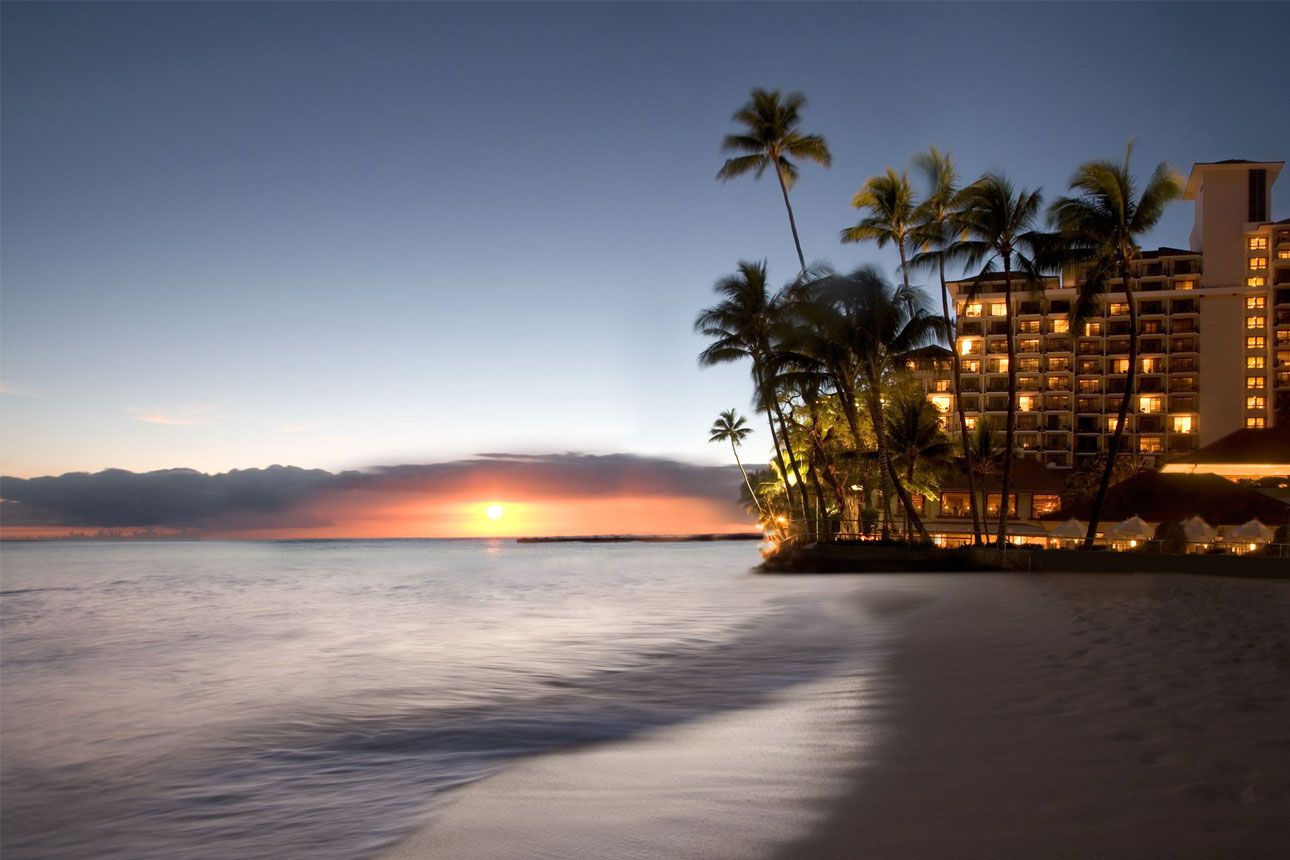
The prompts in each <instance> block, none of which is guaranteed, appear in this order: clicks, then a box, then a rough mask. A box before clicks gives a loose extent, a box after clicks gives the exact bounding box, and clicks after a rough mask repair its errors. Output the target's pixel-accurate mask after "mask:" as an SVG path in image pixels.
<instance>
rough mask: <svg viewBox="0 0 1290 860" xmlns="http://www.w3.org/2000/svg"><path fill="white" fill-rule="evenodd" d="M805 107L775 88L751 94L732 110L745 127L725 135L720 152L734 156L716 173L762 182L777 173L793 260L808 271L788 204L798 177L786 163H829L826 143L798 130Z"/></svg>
mask: <svg viewBox="0 0 1290 860" xmlns="http://www.w3.org/2000/svg"><path fill="white" fill-rule="evenodd" d="M805 106H806V97H805V96H803V95H802V94H801V93H789V94H788V95H787V96H781V95H780V92H779V90H762V89H756V90H753V91H752V96H751V97H750V98H749V100H748V103H747V104H745V105H744V106H743V107H741V108H739V110H737V111H735V113H734V117H733V119H734V121H735V122H737V123H741V124H742V125H743V126H744V131H743V132H742V133H740V134H730V135H726V137H725V139H724V140H723V141H722V142H721V150H722V151H723V152H727V153H738V154H737V155H733V157H731V158H727V159H726V163H725V164H723V165H722V166H721V170H719V171H718V172H717V178H718V179H720V180H722V181H726V180H729V179H733V178H735V177H736V176H743V175H744V174H745V173H752V174H753V175H754V176H756V177H757V178H758V179H760V178H761V175H762V174H763V173H765V172H766V169H767V168H772V169H773V170H774V171H775V178H777V179H778V180H779V190H780V191H781V192H782V193H783V195H784V208H786V209H787V210H788V226H789V229H791V230H792V231H793V245H794V247H796V248H797V261H798V263H800V264H801V268H802V269H803V270H805V269H806V257H804V256H803V255H802V242H801V240H800V239H799V238H798V236H797V219H795V218H794V217H793V206H792V204H791V203H789V202H788V190H789V189H790V188H792V187H793V183H794V182H796V181H797V175H798V173H797V165H795V164H794V163H793V162H791V161H789V156H792V157H793V158H798V159H806V160H808V161H814V162H815V163H816V164H820V165H822V166H824V167H828V166H829V165H830V164H832V163H833V156H832V154H830V153H829V145H828V144H827V143H826V142H825V140H824V138H823V137H821V136H820V135H818V134H803V133H802V132H801V131H799V130H798V127H797V126H798V123H799V122H800V121H801V116H800V114H801V110H802V108H803V107H805Z"/></svg>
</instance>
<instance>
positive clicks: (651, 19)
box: [0, 2, 1290, 477]
mask: <svg viewBox="0 0 1290 860" xmlns="http://www.w3.org/2000/svg"><path fill="white" fill-rule="evenodd" d="M0 15H2V16H3V22H2V23H3V28H2V33H0V38H2V40H3V45H2V46H0V47H2V49H3V50H2V53H0V63H2V64H3V66H2V74H0V89H2V92H0V95H2V104H3V108H2V110H3V116H2V122H0V180H2V182H0V248H2V250H3V254H2V255H0V290H2V292H0V379H2V380H3V383H2V384H3V389H2V390H3V391H4V392H5V393H4V394H3V395H0V472H3V474H5V475H12V476H19V477H35V476H41V475H59V474H62V473H65V472H76V471H90V472H96V471H99V470H102V469H107V468H115V469H124V470H130V471H134V472H144V471H150V470H156V469H167V468H188V469H195V470H198V471H201V472H208V473H218V472H226V471H228V470H230V469H246V468H257V467H260V468H262V467H266V466H269V465H272V464H284V465H291V466H298V467H303V468H306V469H325V470H329V471H330V472H333V473H338V472H343V471H346V470H354V469H367V468H372V467H376V466H380V465H389V464H405V463H414V464H426V463H442V462H469V461H471V458H473V457H474V456H475V455H477V454H479V453H480V452H485V451H491V452H507V453H511V454H526V455H537V454H543V455H545V454H551V453H564V452H583V453H589V454H598V455H611V454H620V453H621V454H629V455H635V456H639V457H642V458H648V459H650V461H651V462H653V461H659V462H663V461H667V462H673V461H678V462H683V463H696V464H707V465H716V464H726V463H729V462H731V457H730V452H729V449H728V448H723V447H719V446H715V445H710V444H709V443H708V442H707V433H706V430H707V428H708V427H709V426H710V424H711V422H712V420H713V418H714V417H715V416H716V414H717V413H718V412H719V411H721V410H723V409H727V408H730V407H732V406H733V407H737V408H739V409H740V410H741V411H745V412H748V411H749V395H750V388H749V385H748V381H747V368H745V367H738V366H731V367H723V368H717V369H709V370H700V369H699V368H698V367H697V364H696V355H697V353H698V352H699V350H700V349H701V348H702V346H703V343H702V341H701V340H700V339H699V337H698V336H696V335H695V334H694V333H693V332H692V329H691V325H692V322H693V319H694V316H695V314H696V312H697V311H698V310H699V309H700V308H702V307H703V306H704V305H706V304H708V303H710V300H711V287H712V284H713V283H714V282H715V281H716V280H717V279H718V278H720V277H721V276H722V275H724V274H726V273H728V272H730V271H732V270H733V269H734V267H735V265H736V264H737V262H738V261H739V260H742V259H766V260H767V261H768V263H769V266H770V272H771V277H772V280H774V281H775V282H782V281H786V280H788V279H789V278H790V277H791V275H792V274H793V273H794V272H795V270H796V262H795V254H794V251H793V246H792V242H791V238H790V236H789V233H788V229H787V222H786V216H785V213H784V210H783V205H782V201H781V200H780V197H779V190H778V188H777V187H776V186H775V184H774V181H773V179H772V178H771V177H769V176H768V177H766V178H765V179H763V180H762V181H760V182H758V181H754V180H752V179H751V178H748V179H745V180H736V181H732V182H729V183H724V184H723V183H721V182H718V181H716V180H715V178H714V177H715V174H716V172H717V169H718V168H719V167H720V166H721V162H722V156H721V153H720V151H719V143H720V140H721V138H722V136H723V135H725V134H727V133H728V132H730V131H732V130H734V128H733V126H732V124H731V122H730V114H731V113H732V112H733V111H734V110H735V109H736V108H737V107H739V105H740V104H741V103H742V102H743V101H744V100H745V99H746V98H747V95H748V92H749V90H750V89H752V88H753V87H767V88H780V89H783V90H801V91H802V92H804V93H805V94H806V96H807V98H808V100H809V103H808V106H807V107H806V108H805V110H804V112H803V128H804V129H805V130H806V131H808V132H815V133H819V134H822V135H824V136H825V137H826V138H827V139H828V141H829V144H830V147H831V149H832V151H833V156H834V158H833V166H832V168H831V169H829V170H825V169H822V168H819V167H816V166H814V165H804V166H803V168H802V177H801V180H800V182H799V183H798V185H797V187H795V188H794V190H793V202H794V207H795V210H796V214H797V217H798V224H799V228H800V230H801V234H802V242H803V246H804V250H805V252H806V255H807V257H808V259H811V260H820V261H827V262H829V263H831V264H833V265H834V266H836V267H839V268H849V267H852V266H855V265H858V264H861V263H866V262H876V263H878V264H880V265H882V266H883V267H884V268H886V270H887V271H888V272H889V273H891V274H893V275H894V265H895V255H894V252H892V251H891V250H890V249H887V250H886V251H880V250H878V249H876V248H875V247H873V246H871V245H846V246H844V245H841V244H840V243H839V242H838V238H837V236H838V233H839V231H840V230H841V229H842V228H843V227H845V226H847V225H848V224H850V223H854V221H855V220H856V217H857V215H856V213H855V212H854V210H852V209H851V208H850V206H849V203H850V199H851V196H852V195H853V194H854V192H855V190H856V188H857V187H858V186H859V185H860V184H861V183H862V182H863V181H864V179H865V178H866V177H867V176H869V175H872V174H874V173H877V172H880V171H882V170H883V169H884V168H885V167H886V166H888V165H893V166H896V167H901V166H903V165H905V164H906V163H907V162H908V159H909V156H910V155H912V154H913V153H915V152H918V151H921V150H924V149H926V147H927V146H928V145H930V144H935V145H937V146H939V147H940V148H942V149H948V150H950V151H952V152H953V154H954V156H955V158H956V160H957V161H958V163H959V165H960V168H961V170H962V171H963V173H964V174H965V175H967V176H969V178H970V177H972V176H975V175H977V174H979V173H980V172H983V171H985V170H988V169H995V170H1003V171H1004V172H1006V173H1007V174H1008V175H1009V176H1011V177H1013V178H1014V179H1015V180H1016V181H1018V182H1020V183H1022V184H1025V185H1030V186H1042V187H1043V188H1044V189H1045V191H1046V193H1047V195H1048V196H1049V197H1051V196H1053V195H1055V194H1056V193H1060V192H1061V191H1063V190H1064V186H1065V180H1066V179H1067V178H1068V177H1069V175H1070V173H1071V171H1072V170H1073V168H1074V167H1075V166H1076V165H1077V164H1078V163H1079V162H1080V161H1082V160H1086V159H1089V158H1095V157H1116V156H1118V155H1120V154H1121V153H1122V152H1123V148H1124V144H1125V142H1126V140H1127V139H1128V138H1129V137H1131V136H1132V137H1134V138H1135V139H1136V141H1137V144H1136V149H1135V154H1134V158H1135V163H1136V164H1137V166H1138V168H1139V170H1140V171H1141V172H1143V173H1145V172H1146V171H1148V170H1149V169H1150V168H1152V167H1154V165H1155V164H1156V163H1157V162H1159V161H1162V160H1163V161H1169V162H1170V163H1172V164H1174V165H1175V166H1177V167H1179V168H1180V169H1182V170H1183V171H1184V172H1185V171H1186V170H1187V169H1189V167H1190V165H1191V163H1192V162H1194V161H1214V160H1220V159H1224V158H1233V157H1240V158H1250V159H1265V160H1281V159H1284V158H1285V157H1286V155H1287V148H1288V147H1287V141H1290V111H1287V110H1285V107H1286V106H1285V104H1284V102H1283V103H1282V104H1281V105H1280V106H1278V104H1277V99H1278V98H1281V96H1280V95H1279V94H1278V90H1277V87H1276V85H1275V84H1274V83H1273V82H1274V81H1278V80H1284V79H1285V78H1286V76H1287V73H1288V72H1290V57H1287V55H1286V54H1285V52H1278V51H1276V50H1275V49H1274V48H1273V47H1272V45H1271V43H1269V42H1268V41H1267V39H1266V38H1265V37H1260V35H1259V34H1266V33H1272V32H1278V31H1282V30H1287V29H1290V6H1287V5H1284V4H1256V5H1253V6H1241V5H1239V4H1215V5H1207V4H1195V3H1179V4H1163V5H1153V4H1123V5H1121V4H1079V5H1059V4H1047V3H1045V4H1036V5H1020V4H1008V5H986V4H960V5H954V6H949V5H936V4H922V3H904V4H890V5H888V4H859V5H844V4H822V5H808V4H793V5H776V4H753V5H746V6H745V5H735V4H724V3H723V4H662V5H644V4H562V5H542V4H523V5H481V4H447V5H432V4H411V3H399V4H356V5H350V4H342V3H327V4H309V3H291V4H277V5H274V4H263V3H254V4H252V3H237V4H235V3H219V4H201V3H184V4H159V3H147V4H89V5H81V4H74V3H58V4H51V3H41V4H28V3H15V2H6V3H4V4H3V6H2V7H0ZM1001 35H1004V36H1006V37H1007V42H1006V43H1005V44H1000V36H1001ZM1288 210H1290V182H1283V183H1281V185H1280V187H1277V188H1275V189H1274V203H1273V213H1272V214H1273V217H1274V218H1281V217H1286V215H1287V214H1290V213H1288ZM1190 221H1191V212H1190V205H1189V204H1186V203H1179V204H1176V205H1175V206H1174V207H1172V208H1171V210H1170V211H1169V212H1168V214H1167V215H1166V216H1165V218H1164V219H1163V221H1162V223H1161V225H1160V228H1159V229H1158V231H1157V233H1156V235H1155V236H1153V237H1151V242H1152V243H1153V244H1173V245H1184V244H1185V243H1186V241H1187V234H1188V231H1189V229H1190ZM753 425H754V427H760V426H761V422H760V421H758V420H756V419H755V418H754V420H753ZM768 445H769V439H768V437H767V434H766V433H765V431H764V430H759V431H758V432H757V433H756V434H755V435H753V436H752V437H750V438H749V439H748V440H747V442H746V447H747V449H748V452H749V453H748V457H749V459H752V460H754V461H756V460H757V459H759V455H760V458H761V459H762V461H763V462H764V459H765V451H764V449H766V448H767V447H768Z"/></svg>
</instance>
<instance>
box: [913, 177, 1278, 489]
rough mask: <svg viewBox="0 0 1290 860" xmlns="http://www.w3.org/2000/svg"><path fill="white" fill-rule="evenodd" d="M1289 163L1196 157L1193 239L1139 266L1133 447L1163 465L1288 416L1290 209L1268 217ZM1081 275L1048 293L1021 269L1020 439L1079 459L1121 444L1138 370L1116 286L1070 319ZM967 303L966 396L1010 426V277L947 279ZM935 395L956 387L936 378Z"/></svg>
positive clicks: (1189, 189)
mask: <svg viewBox="0 0 1290 860" xmlns="http://www.w3.org/2000/svg"><path fill="white" fill-rule="evenodd" d="M1282 165H1283V162H1251V161H1222V162H1216V163H1203V164H1196V165H1194V166H1193V167H1192V171H1191V176H1190V178H1189V179H1188V181H1187V185H1186V190H1185V192H1184V195H1183V199H1185V200H1190V201H1193V202H1194V206H1195V226H1194V227H1193V228H1192V232H1191V237H1190V241H1189V243H1188V247H1187V248H1186V249H1183V248H1168V247H1165V248H1158V249H1156V250H1153V251H1144V252H1143V253H1142V254H1141V256H1140V257H1139V259H1138V260H1137V261H1136V263H1135V267H1136V270H1137V275H1138V276H1139V277H1138V279H1137V281H1136V283H1135V288H1136V289H1135V300H1136V302H1137V305H1138V308H1137V309H1138V324H1139V332H1138V335H1139V348H1138V362H1139V366H1138V376H1137V386H1136V387H1137V390H1136V392H1135V394H1134V398H1133V400H1132V402H1131V403H1132V408H1131V409H1130V412H1129V418H1128V426H1127V427H1126V428H1125V436H1124V441H1123V447H1122V448H1121V450H1122V452H1125V453H1130V454H1136V455H1138V456H1141V457H1143V458H1146V459H1148V460H1151V461H1153V462H1160V461H1163V460H1166V459H1170V458H1172V457H1175V456H1178V455H1185V454H1188V453H1191V452H1193V451H1195V450H1197V449H1198V448H1200V447H1201V446H1203V445H1208V444H1210V443H1212V442H1214V441H1216V440H1218V439H1220V438H1222V437H1224V436H1226V435H1228V434H1229V433H1232V432H1233V431H1235V430H1238V429H1242V428H1270V427H1273V426H1277V425H1280V426H1282V427H1286V426H1290V220H1285V221H1279V222H1276V223H1272V222H1270V221H1269V208H1270V204H1271V191H1272V185H1273V183H1274V182H1275V181H1276V179H1277V175H1278V174H1279V173H1280V172H1281V167H1282ZM1080 277H1081V274H1080V272H1079V271H1078V270H1070V271H1066V272H1063V273H1062V277H1061V278H1056V277H1053V278H1047V279H1045V280H1044V281H1043V283H1042V285H1041V288H1040V289H1039V290H1032V289H1030V288H1029V287H1028V286H1027V285H1024V284H1020V283H1019V282H1018V280H1017V279H1016V277H1015V275H1014V281H1013V291H1012V293H1013V296H1012V302H1013V311H1014V314H1015V319H1016V328H1017V330H1016V333H1015V337H1016V358H1017V363H1018V368H1017V370H1018V379H1017V382H1018V387H1017V405H1018V413H1017V435H1016V444H1017V447H1018V449H1019V451H1020V452H1021V454H1022V456H1024V457H1028V458H1032V459H1035V460H1038V461H1039V462H1042V463H1044V464H1045V465H1048V466H1052V467H1058V468H1066V467H1071V466H1077V465H1081V464H1082V463H1084V462H1086V461H1089V460H1092V459H1096V458H1097V457H1098V456H1099V454H1100V453H1101V452H1104V451H1105V450H1106V449H1107V447H1108V444H1109V435H1110V433H1111V432H1112V431H1113V430H1114V425H1115V420H1116V416H1117V413H1118V410H1119V405H1120V398H1121V395H1122V394H1123V392H1124V385H1125V381H1126V377H1125V373H1126V371H1127V370H1128V362H1129V358H1128V353H1129V337H1130V329H1129V306H1128V304H1127V299H1126V297H1125V294H1124V293H1123V292H1115V287H1114V284H1115V282H1112V288H1111V291H1110V292H1109V293H1108V294H1107V295H1106V296H1104V300H1103V301H1102V302H1101V312H1100V313H1099V314H1097V315H1095V316H1093V317H1091V318H1090V319H1089V320H1088V321H1086V322H1084V323H1083V324H1082V325H1081V326H1080V327H1079V329H1078V330H1076V331H1072V330H1071V327H1070V322H1069V317H1068V313H1069V311H1070V307H1071V303H1072V301H1073V300H1074V297H1075V287H1076V285H1077V284H1078V283H1079V278H1080ZM950 290H951V294H952V296H953V297H954V305H955V309H956V312H957V315H958V338H957V343H956V344H955V346H956V349H957V350H958V352H959V355H960V357H961V359H962V362H963V376H962V389H963V390H962V396H963V406H964V409H965V411H966V413H967V415H968V418H969V421H970V422H976V421H980V420H982V419H983V418H985V419H988V420H990V421H991V423H992V424H993V426H994V427H995V428H997V429H998V430H999V431H1000V432H1002V430H1003V427H1004V419H1005V417H1006V411H1007V401H1008V375H1007V372H1008V355H1007V336H1008V330H1007V319H1006V306H1005V304H1004V296H1003V276H1002V275H1001V274H999V275H991V276H988V277H987V278H984V279H979V280H963V281H958V282H955V283H951V284H950ZM938 388H939V389H942V390H935V389H934V390H935V394H934V398H933V399H934V400H935V402H936V403H937V406H939V407H940V408H942V409H943V410H946V411H948V410H949V409H952V408H953V398H952V396H948V395H947V393H946V391H945V390H943V389H946V388H948V386H945V385H943V384H942V385H939V386H938Z"/></svg>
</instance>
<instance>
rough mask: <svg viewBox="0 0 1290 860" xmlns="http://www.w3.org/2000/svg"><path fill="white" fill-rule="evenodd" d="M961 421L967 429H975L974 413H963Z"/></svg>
mask: <svg viewBox="0 0 1290 860" xmlns="http://www.w3.org/2000/svg"><path fill="white" fill-rule="evenodd" d="M963 423H964V424H966V425H967V429H969V430H975V429H976V416H975V415H965V416H963Z"/></svg>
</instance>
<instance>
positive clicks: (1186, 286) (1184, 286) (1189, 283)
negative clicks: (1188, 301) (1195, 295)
mask: <svg viewBox="0 0 1290 860" xmlns="http://www.w3.org/2000/svg"><path fill="white" fill-rule="evenodd" d="M1174 289H1175V290H1194V289H1196V282H1195V281H1193V280H1191V279H1190V278H1189V279H1187V280H1185V281H1179V282H1178V283H1176V284H1174Z"/></svg>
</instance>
